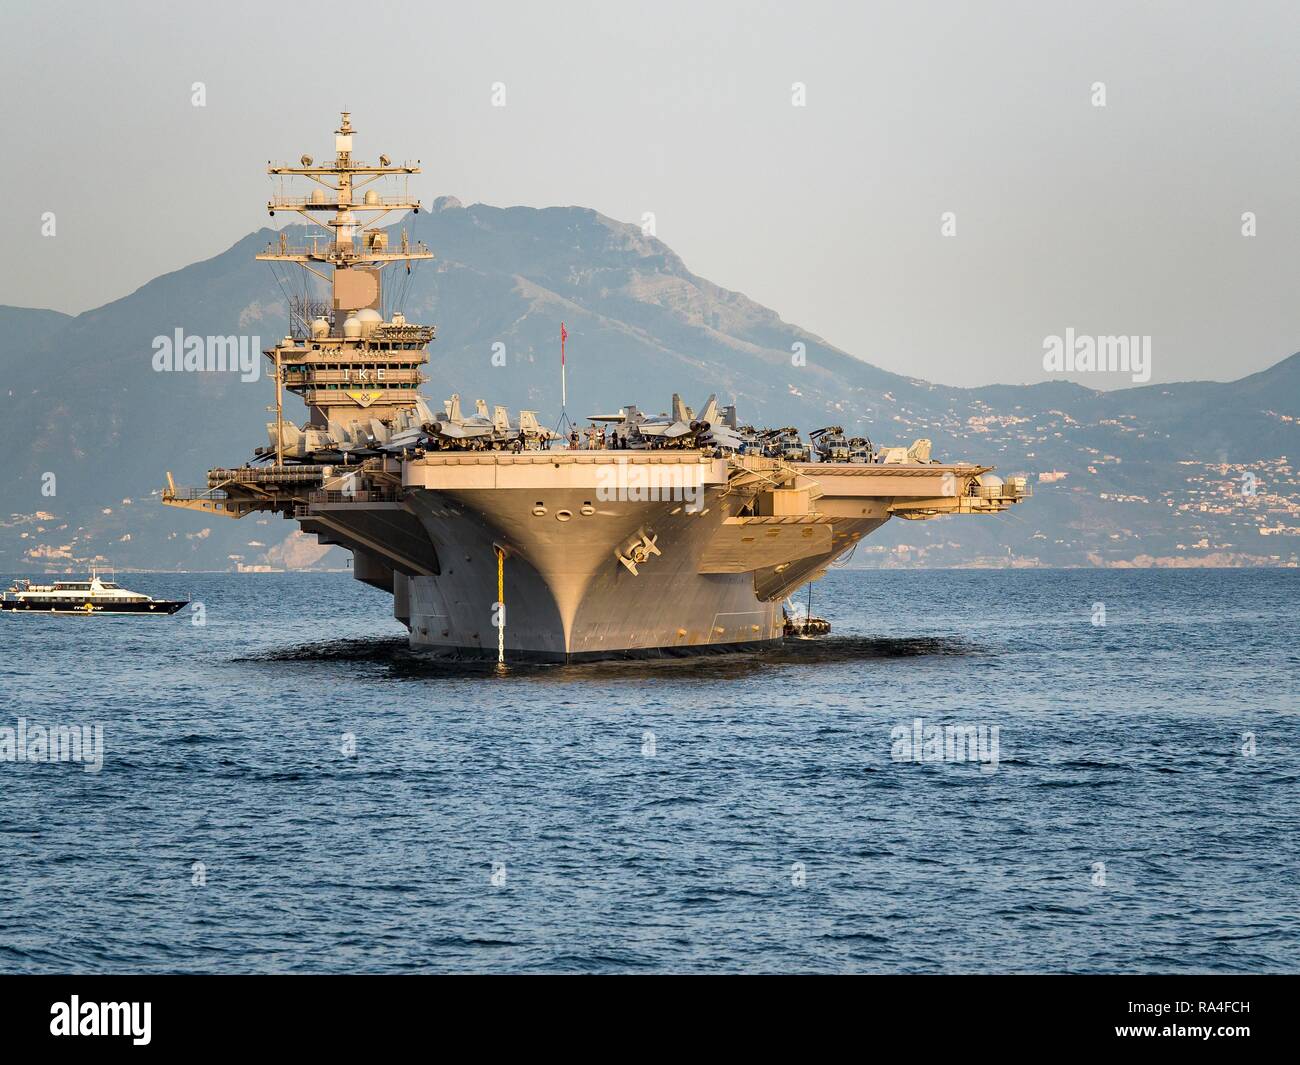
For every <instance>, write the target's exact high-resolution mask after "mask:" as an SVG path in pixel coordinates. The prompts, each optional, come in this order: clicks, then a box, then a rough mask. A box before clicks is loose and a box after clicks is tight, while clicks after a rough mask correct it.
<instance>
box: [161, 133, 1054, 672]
mask: <svg viewBox="0 0 1300 1065" xmlns="http://www.w3.org/2000/svg"><path fill="white" fill-rule="evenodd" d="M354 134H355V130H354V129H353V127H352V124H351V121H350V116H349V115H348V114H347V113H344V114H343V118H342V121H341V123H340V125H339V128H338V129H337V130H336V131H335V151H334V156H333V158H332V159H330V160H328V161H326V162H323V163H321V164H319V165H318V164H316V163H314V162H313V160H312V159H311V157H310V156H306V155H304V156H303V157H302V159H301V160H300V165H298V166H287V165H273V166H270V167H269V168H268V173H270V174H271V175H272V176H273V177H277V178H279V179H281V180H282V181H284V180H286V179H301V180H305V181H306V182H308V183H309V184H310V185H311V186H313V187H312V189H311V191H310V192H309V194H308V195H306V196H299V195H289V194H287V192H286V193H284V194H279V195H275V196H273V197H272V199H271V200H270V201H269V203H268V205H267V206H268V209H269V210H270V211H271V213H272V214H274V213H276V212H277V211H293V212H297V213H299V214H301V215H303V216H304V217H305V218H306V219H307V220H308V221H309V222H311V223H313V224H315V225H317V226H318V227H319V228H321V230H322V231H323V232H322V235H321V237H319V238H317V239H316V240H314V241H308V242H307V243H305V244H290V242H289V239H288V237H287V235H285V234H282V235H281V236H280V238H279V240H278V241H276V242H273V243H272V245H271V246H270V247H268V249H267V250H266V251H265V252H264V253H262V254H260V255H259V256H258V258H259V259H263V260H267V261H269V262H271V263H272V264H281V263H282V264H289V265H290V266H293V267H296V268H301V270H302V271H303V274H302V280H303V281H304V284H303V286H302V288H301V289H300V290H299V291H298V292H297V294H295V295H294V296H293V297H292V298H291V299H290V328H289V334H288V335H286V336H285V337H284V338H283V339H282V340H281V341H280V342H279V343H278V344H276V345H275V346H274V347H273V348H272V349H270V350H269V351H267V352H266V353H265V354H266V357H267V358H268V360H269V361H270V363H271V365H272V367H273V377H274V382H275V389H276V397H275V398H276V403H275V408H274V409H275V411H276V419H275V421H274V422H272V423H270V424H269V425H268V436H269V443H268V445H267V446H264V447H260V448H258V449H256V453H255V455H254V456H253V461H252V462H251V463H246V464H244V465H240V466H231V467H218V468H214V469H212V470H210V471H209V472H208V485H207V488H206V489H204V490H191V489H179V488H177V487H176V486H175V484H174V483H172V480H171V475H170V474H168V487H167V488H166V489H165V490H164V492H163V502H164V503H166V504H168V505H170V506H175V507H182V508H185V509H189V510H195V511H199V512H201V513H204V514H216V515H223V516H227V517H231V518H240V517H243V516H244V515H246V514H250V513H253V512H259V511H263V512H272V513H277V514H281V515H283V516H285V517H287V518H291V519H293V520H295V521H297V522H298V524H299V525H300V527H301V528H302V529H303V530H304V531H305V532H308V533H314V534H315V535H316V536H317V538H318V539H319V540H320V542H322V543H328V544H337V545H339V546H341V547H343V548H346V549H347V550H348V551H350V552H351V553H352V559H353V573H354V576H355V577H356V578H357V579H358V580H360V581H363V582H365V583H366V584H369V585H372V586H374V587H377V588H382V589H383V590H384V591H386V592H389V593H391V594H392V596H393V613H394V616H395V617H396V618H397V619H398V620H399V621H401V622H402V623H403V624H404V625H406V626H407V628H408V629H409V632H410V642H411V646H412V647H413V648H416V649H421V650H426V651H429V652H431V653H435V654H441V655H446V656H451V657H494V658H498V659H507V660H513V659H522V658H538V659H546V660H555V661H571V660H578V659H584V658H611V657H624V656H639V655H673V654H692V653H701V652H717V651H733V650H752V649H756V648H761V647H763V646H767V645H771V644H774V643H777V642H779V641H781V640H782V639H783V638H784V633H785V632H786V631H787V615H786V610H785V609H784V607H783V604H784V602H785V601H786V599H787V597H788V596H790V595H791V594H792V593H793V592H794V591H795V590H796V589H798V588H799V587H800V586H801V585H803V584H805V583H806V582H809V581H813V580H816V579H818V578H820V577H821V576H822V575H824V574H825V572H826V570H827V568H828V567H829V566H830V565H831V564H832V563H833V562H835V561H836V560H837V559H840V558H841V557H842V556H844V555H846V554H847V553H848V552H850V551H852V549H853V547H854V546H855V545H856V544H857V543H858V542H860V541H861V540H862V539H863V538H864V537H866V536H868V535H869V534H870V533H871V532H872V531H874V530H875V529H877V528H879V526H880V525H882V524H883V523H884V522H886V521H888V520H889V519H890V518H892V517H899V518H904V519H910V520H924V519H929V518H934V517H938V516H940V515H945V514H989V513H996V512H999V511H1002V510H1005V509H1007V508H1008V507H1010V506H1011V505H1013V504H1015V503H1017V502H1019V501H1020V500H1021V499H1023V498H1024V497H1025V496H1026V495H1027V494H1028V487H1027V485H1026V484H1025V481H1024V479H1023V478H1009V479H1007V480H1006V481H1003V480H1002V479H1000V478H997V477H995V476H993V475H992V467H990V466H982V465H975V464H971V463H967V462H955V463H944V462H938V461H934V460H932V458H931V455H930V444H929V442H928V441H926V440H917V441H915V442H914V443H913V444H912V445H910V446H908V447H891V448H879V449H877V448H876V447H874V446H873V445H872V444H871V443H870V441H868V440H866V439H865V438H862V437H858V438H853V439H845V437H844V434H843V430H841V429H840V428H839V427H838V426H836V427H826V428H824V429H820V430H818V431H817V432H816V433H813V434H811V438H810V439H811V441H812V446H809V445H808V444H805V443H803V439H802V437H801V435H800V434H799V433H798V431H797V430H795V429H792V428H783V429H769V430H764V429H755V428H753V427H750V426H744V425H741V424H739V419H738V416H737V412H736V410H735V407H734V406H728V407H726V408H720V407H719V405H718V402H717V400H716V399H715V398H714V397H712V396H710V397H709V398H708V399H707V400H706V401H705V403H704V404H702V405H701V406H700V407H699V408H698V409H692V408H690V407H688V406H686V404H685V403H683V402H682V400H681V399H680V398H678V397H677V396H674V397H673V403H672V410H671V413H667V414H664V415H662V416H660V417H657V418H655V417H647V416H646V415H645V414H644V413H642V412H641V411H639V410H638V409H637V408H636V407H635V406H632V405H628V406H625V407H624V408H622V409H621V410H619V411H618V412H617V413H613V414H603V415H593V416H592V423H591V425H590V426H589V427H588V428H587V429H586V430H584V431H579V430H577V429H576V428H575V429H573V431H572V432H571V433H565V434H563V435H560V434H557V433H556V432H553V431H551V430H549V429H547V428H545V427H544V425H543V424H542V422H541V420H540V419H539V417H538V414H537V412H535V411H520V412H518V415H517V417H512V416H511V414H510V412H509V411H507V410H506V409H505V408H504V407H500V406H497V407H494V408H489V407H488V405H487V404H486V403H485V402H484V401H482V400H479V401H477V403H475V405H474V408H473V413H467V411H466V409H465V406H468V405H467V404H466V405H464V406H463V405H462V402H461V399H460V397H459V395H457V394H455V393H454V392H453V394H452V395H451V398H450V399H448V400H446V401H445V402H444V403H443V404H442V409H441V411H439V412H437V413H435V412H434V410H433V409H431V407H430V406H429V404H428V403H427V402H426V400H425V399H424V397H423V396H422V395H421V394H420V385H421V384H422V383H424V381H425V376H424V374H423V372H422V370H421V367H422V366H423V365H424V364H425V363H426V362H427V354H426V349H427V347H428V345H429V343H430V342H432V341H433V340H434V337H435V335H436V334H435V329H434V327H433V326H426V325H417V324H413V323H409V322H407V321H406V319H405V317H404V316H403V314H402V312H401V309H400V300H399V299H394V298H390V294H393V293H396V294H397V295H400V289H401V287H402V286H401V285H400V284H397V285H394V284H392V283H391V281H390V283H389V284H387V285H385V283H384V282H385V281H386V280H390V278H389V274H390V272H393V271H395V270H396V272H397V277H398V280H399V281H400V279H401V278H403V277H405V276H409V271H410V270H411V269H412V267H413V264H418V263H419V261H421V260H425V259H429V258H432V252H430V251H429V249H427V248H425V247H424V246H423V245H421V244H414V243H412V242H410V241H409V239H408V238H407V236H406V234H405V231H402V233H401V235H400V238H399V239H398V240H397V241H396V242H395V243H394V244H392V245H390V242H389V232H388V230H387V229H385V228H381V227H380V226H379V225H378V223H379V222H380V221H381V220H382V219H384V218H385V217H386V216H387V215H389V214H390V213H396V212H405V211H413V212H418V211H419V210H420V202H419V200H417V199H412V198H411V197H410V196H409V194H407V193H405V192H402V193H401V194H400V195H392V196H385V195H382V194H381V192H380V189H379V187H378V186H379V185H380V184H381V183H386V182H392V181H395V180H398V181H401V182H403V183H405V181H406V179H407V178H409V176H410V175H413V174H418V173H419V172H420V168H419V166H418V165H412V164H409V163H403V164H394V163H393V162H392V161H391V160H390V159H389V158H388V157H387V156H380V157H379V161H378V163H376V164H370V163H364V162H361V161H359V160H358V159H357V158H356V157H355V156H354V154H353V137H354ZM557 325H558V323H557ZM448 384H450V383H448ZM285 390H288V391H290V392H293V393H295V394H296V395H298V396H300V397H301V399H302V400H303V402H304V403H305V404H306V407H307V418H306V420H305V421H304V422H302V423H301V424H299V423H297V422H295V421H292V420H289V419H287V418H286V417H285V415H284V400H283V392H284V391H285ZM814 457H816V458H819V459H821V461H812V459H813V458H814Z"/></svg>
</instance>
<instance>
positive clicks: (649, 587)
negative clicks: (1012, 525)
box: [295, 451, 984, 662]
mask: <svg viewBox="0 0 1300 1065" xmlns="http://www.w3.org/2000/svg"><path fill="white" fill-rule="evenodd" d="M638 467H639V468H640V469H639V473H632V472H631V471H632V470H633V469H635V468H638ZM983 469H984V468H983V467H973V466H940V465H926V466H915V467H907V466H897V467H894V468H892V469H887V468H883V467H864V466H857V467H847V466H845V467H843V468H841V469H840V471H839V474H840V475H839V476H834V475H833V474H832V468H831V467H830V466H829V464H814V465H812V466H810V467H809V470H810V471H815V472H816V473H817V474H818V475H820V479H819V480H814V477H813V476H812V473H810V472H802V471H799V470H791V469H790V468H788V467H783V468H782V469H781V470H779V471H778V470H775V469H773V468H767V467H764V466H763V465H762V464H760V463H754V462H748V463H744V464H739V463H737V462H735V461H734V460H732V461H729V460H726V459H721V458H712V457H706V456H705V455H702V454H700V453H699V452H689V451H677V452H671V451H669V452H661V453H641V454H630V455H629V454H622V455H615V454H611V453H609V452H605V453H602V452H552V453H549V454H546V453H543V454H540V455H536V456H530V455H522V456H521V455H508V454H500V453H493V452H489V453H483V454H461V455H454V454H452V455H448V454H443V455H429V456H426V457H423V458H421V459H417V460H412V461H409V462H405V463H403V464H402V471H401V472H402V480H403V486H402V488H401V489H400V490H399V491H397V492H395V493H394V494H393V497H392V498H390V499H369V500H360V499H358V500H355V501H354V500H350V499H348V498H334V499H330V498H323V499H321V500H320V501H319V502H316V503H312V504H310V505H308V506H306V507H302V508H300V509H299V511H298V512H297V513H296V515H295V516H296V517H297V519H298V521H299V522H300V523H301V525H302V527H303V529H304V530H305V531H307V532H312V533H315V534H316V535H317V536H318V537H319V538H320V540H321V541H322V542H324V543H334V544H338V545H340V546H343V547H346V548H347V549H348V550H350V551H351V552H352V554H353V566H354V575H355V576H356V578H357V579H358V580H361V581H364V582H365V583H367V584H370V585H372V586H374V587H377V588H382V589H384V590H386V591H390V592H391V593H392V595H393V600H394V606H393V610H394V616H395V617H397V618H398V619H399V620H400V621H401V622H402V623H403V624H405V625H406V626H407V627H408V629H409V631H410V645H411V647H412V648H413V649H414V650H417V651H421V652H425V653H428V654H430V655H433V656H438V657H444V658H449V659H495V658H497V657H498V656H502V657H504V658H505V659H506V660H507V661H516V660H539V661H552V662H572V661H590V660H595V659H618V658H647V657H649V658H653V657H676V656H684V655H693V654H718V653H730V652H744V651H752V650H759V649H763V648H768V647H772V646H775V645H777V644H779V643H780V642H781V641H782V640H783V638H784V635H783V632H784V621H785V618H784V612H783V610H782V603H783V601H784V600H785V598H786V597H787V596H788V595H789V594H790V593H791V592H792V591H794V590H795V589H796V588H798V587H800V586H801V585H803V584H804V583H806V582H808V581H810V580H815V579H817V578H818V577H820V576H821V575H822V574H824V572H825V571H826V569H827V567H828V566H830V565H831V564H832V562H834V560H835V559H836V558H837V557H840V556H842V555H844V554H845V553H847V552H848V551H850V550H851V549H852V548H853V546H854V545H855V544H857V543H858V542H860V541H861V540H862V539H863V538H864V537H866V536H868V535H870V534H871V532H873V531H874V530H875V529H877V528H879V527H880V526H881V525H882V524H884V522H885V521H887V520H888V519H889V517H890V516H891V514H896V513H899V512H900V511H904V512H906V511H907V510H908V509H909V508H913V509H915V508H921V507H924V508H927V509H928V508H933V507H942V506H948V505H950V506H951V507H952V509H957V508H958V507H959V506H960V505H961V498H960V497H961V495H962V493H963V492H964V490H965V486H966V485H967V484H969V482H970V481H971V480H972V479H973V478H974V477H975V476H976V475H977V474H978V473H979V472H981V471H982V470H983ZM777 472H780V473H781V474H782V475H783V476H784V477H785V478H786V480H785V481H784V482H782V483H781V484H780V486H779V487H777V488H775V489H773V485H772V477H773V475H774V474H775V473H777ZM629 482H631V484H632V486H631V487H629ZM944 491H947V492H948V493H949V495H950V496H951V497H953V498H946V499H945V498H944V496H943V493H944ZM783 496H788V497H789V498H782V497H783ZM647 497H649V498H647ZM646 542H649V543H651V544H652V545H653V549H652V550H650V551H647V552H643V553H644V554H645V557H644V558H643V559H642V560H641V561H635V559H632V558H631V557H630V556H632V555H633V554H634V553H635V550H636V548H637V546H638V545H642V544H645V543H646ZM629 561H631V562H632V564H631V565H629V564H628V562H629ZM498 578H500V592H498ZM501 603H503V604H504V609H502V607H501V606H500V605H499V604H501ZM501 621H503V622H504V624H503V625H502V626H500V629H501V630H503V631H499V625H498V623H499V622H501Z"/></svg>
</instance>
